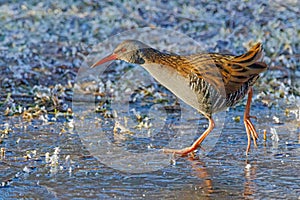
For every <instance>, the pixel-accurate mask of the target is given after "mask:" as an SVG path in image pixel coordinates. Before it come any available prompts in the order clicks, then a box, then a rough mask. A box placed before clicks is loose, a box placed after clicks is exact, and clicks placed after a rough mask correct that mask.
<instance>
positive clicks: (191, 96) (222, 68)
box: [91, 39, 268, 156]
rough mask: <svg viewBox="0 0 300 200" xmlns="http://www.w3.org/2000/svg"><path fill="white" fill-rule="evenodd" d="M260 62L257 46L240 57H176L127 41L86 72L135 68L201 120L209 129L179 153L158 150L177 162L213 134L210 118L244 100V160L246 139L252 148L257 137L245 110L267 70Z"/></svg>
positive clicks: (249, 105) (213, 124)
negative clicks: (109, 66)
mask: <svg viewBox="0 0 300 200" xmlns="http://www.w3.org/2000/svg"><path fill="white" fill-rule="evenodd" d="M262 57H263V47H262V44H261V43H256V44H255V45H253V46H252V47H251V48H250V49H249V50H248V51H247V52H246V53H244V54H241V55H232V54H221V53H195V54H190V55H178V54H176V53H170V52H163V51H160V50H158V49H155V48H152V47H151V46H149V45H147V44H145V43H143V42H141V41H138V40H134V39H132V40H124V41H122V42H121V43H119V44H118V45H117V46H116V48H115V49H114V51H113V53H111V54H110V55H108V56H106V57H104V58H103V59H100V60H99V61H97V62H95V63H94V64H93V65H91V68H95V67H97V66H100V65H102V64H104V63H106V62H109V61H113V60H122V61H125V62H127V63H132V64H137V65H140V66H142V67H143V68H144V69H146V70H147V71H148V72H149V73H150V74H151V75H152V76H153V77H154V79H156V80H157V81H158V82H159V83H160V84H161V85H163V86H164V87H166V88H167V89H169V90H170V91H171V92H172V93H174V94H175V95H176V96H177V97H178V98H180V99H181V100H183V101H184V102H185V103H187V104H188V105H190V106H191V107H193V108H195V109H196V110H197V111H198V112H200V113H201V114H202V115H204V116H205V117H206V118H207V119H208V123H209V124H208V128H207V129H206V130H205V131H204V132H203V133H202V134H201V135H200V137H198V139H196V140H195V141H194V142H193V143H192V145H191V146H189V147H186V148H183V149H163V151H164V152H165V153H173V154H179V155H181V156H186V155H188V154H190V153H191V154H193V153H194V152H195V151H196V150H197V149H198V148H199V147H200V145H201V143H202V142H203V141H204V139H205V138H206V137H207V136H208V135H209V133H210V132H211V131H212V130H213V129H214V127H215V123H214V120H213V114H214V113H217V112H220V111H222V110H225V109H227V108H228V107H232V106H234V105H235V104H237V103H238V102H239V101H241V100H242V99H243V98H244V97H245V96H246V95H248V99H247V103H246V107H245V111H244V125H245V129H246V133H247V139H248V144H247V148H246V155H248V152H249V151H250V146H251V138H252V140H253V143H254V145H255V147H257V142H256V140H257V139H258V134H257V131H256V129H255V127H254V125H253V123H252V121H251V118H255V116H251V115H250V107H251V100H252V96H253V85H254V83H255V82H256V80H257V79H258V78H259V76H260V74H261V73H262V72H264V71H266V70H267V68H268V66H267V65H266V63H265V62H263V61H262Z"/></svg>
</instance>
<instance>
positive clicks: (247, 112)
mask: <svg viewBox="0 0 300 200" xmlns="http://www.w3.org/2000/svg"><path fill="white" fill-rule="evenodd" d="M252 95H253V89H252V88H250V90H249V92H248V100H247V104H246V108H245V113H244V124H245V127H246V132H247V137H248V145H247V150H246V154H248V152H249V150H250V146H251V137H252V139H253V142H254V145H255V147H257V143H256V140H257V138H258V134H257V132H256V130H255V127H254V125H253V124H252V122H251V120H250V118H255V117H254V116H250V107H251V100H252Z"/></svg>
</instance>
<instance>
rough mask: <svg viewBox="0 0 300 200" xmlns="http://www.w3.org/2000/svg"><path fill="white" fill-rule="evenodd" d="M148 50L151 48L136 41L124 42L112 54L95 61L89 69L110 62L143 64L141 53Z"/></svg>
mask: <svg viewBox="0 0 300 200" xmlns="http://www.w3.org/2000/svg"><path fill="white" fill-rule="evenodd" d="M150 48H151V47H149V46H148V45H146V44H144V43H142V42H140V41H138V40H125V41H123V42H122V43H120V44H119V45H118V46H117V47H116V48H115V50H114V51H113V53H112V54H110V55H108V56H106V57H105V58H103V59H101V60H99V61H97V62H96V63H94V64H93V65H92V66H91V68H94V67H96V66H98V65H101V64H103V63H106V62H109V61H112V60H124V61H126V62H129V63H134V64H144V63H145V62H146V61H145V59H144V56H143V55H144V53H143V52H144V50H145V49H150Z"/></svg>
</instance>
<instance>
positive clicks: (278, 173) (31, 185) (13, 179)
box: [0, 103, 300, 199]
mask: <svg viewBox="0 0 300 200" xmlns="http://www.w3.org/2000/svg"><path fill="white" fill-rule="evenodd" d="M243 108H244V107H243V106H238V107H236V108H235V109H231V110H230V111H229V112H227V115H226V119H225V126H224V127H223V129H222V134H221V136H220V138H219V139H218V142H217V144H216V146H215V147H214V148H213V150H212V151H210V152H209V153H208V155H207V156H203V157H200V158H197V157H196V158H194V159H192V158H189V157H178V156H177V157H176V158H173V160H174V161H175V162H170V164H169V165H167V166H165V167H164V168H162V169H160V170H156V171H150V172H144V173H136V174H134V173H128V172H124V171H120V170H116V169H114V168H111V167H110V166H107V165H106V164H103V163H101V161H99V160H97V159H96V158H95V157H93V156H92V155H91V153H90V152H89V151H87V149H86V147H85V146H84V145H83V144H82V142H81V140H80V137H79V136H78V134H76V130H74V129H72V127H69V125H68V123H67V122H66V121H65V120H58V121H57V122H52V123H46V124H45V123H43V122H41V120H32V121H31V122H28V121H25V120H23V119H22V118H21V117H5V118H3V117H2V121H3V122H2V125H3V124H5V123H8V124H9V127H10V128H11V131H10V132H9V133H8V134H5V135H4V134H2V146H3V147H5V149H6V152H5V156H4V157H3V156H2V157H1V160H0V162H1V165H0V166H1V167H0V170H1V174H0V180H1V182H2V184H3V186H2V187H1V188H0V190H1V193H0V197H1V198H4V199H6V198H21V197H22V198H42V199H44V198H47V199H48V198H52V199H61V198H101V199H112V198H116V199H154V198H163V199H216V198H218V199H220V198H235V199H242V198H250V199H261V198H270V199H272V198H285V199H297V198H299V196H300V178H299V175H298V174H299V171H300V144H299V142H300V141H299V126H298V125H299V121H296V120H295V119H294V117H293V116H290V117H283V120H282V122H281V123H278V124H275V123H274V120H273V116H274V115H275V116H276V115H278V114H280V113H279V111H280V110H278V109H275V108H272V109H268V108H266V107H264V106H262V105H260V104H259V103H257V104H254V106H253V109H252V111H251V112H252V113H256V115H257V116H259V119H258V121H255V120H253V122H254V124H255V125H256V128H257V130H258V131H259V140H258V148H253V147H252V149H251V152H250V154H249V155H248V156H246V155H245V150H246V145H247V138H246V132H245V129H244V125H243V122H242V121H241V122H235V121H234V120H233V119H232V118H233V117H235V116H242V114H243ZM192 119H193V120H192ZM200 119H201V120H200ZM189 120H190V123H196V124H197V123H199V124H200V125H201V124H202V125H203V123H204V124H205V123H206V121H205V120H202V118H201V115H195V116H191V117H190V119H189ZM297 123H298V124H297ZM179 126H180V125H179ZM297 126H298V127H297ZM271 127H273V128H274V129H275V130H276V131H277V134H278V137H279V141H278V142H276V141H273V140H272V139H271V136H272V134H271V132H270V128H271ZM153 128H155V124H154V125H153ZM179 128H180V127H179ZM75 129H76V126H75ZM187 129H188V127H186V128H185V130H187ZM263 129H266V130H267V141H264V140H263V134H262V132H263V131H262V130H263ZM2 130H3V126H2ZM187 131H188V130H187ZM19 138H20V139H19ZM131 142H132V141H131ZM133 142H134V141H133ZM55 147H59V152H58V153H57V157H56V158H57V160H55V159H54V160H53V161H52V162H49V161H48V162H46V159H47V158H46V153H47V152H48V153H49V157H52V158H54V157H53V155H55V150H54V148H55ZM200 151H201V150H200ZM200 156H201V155H200Z"/></svg>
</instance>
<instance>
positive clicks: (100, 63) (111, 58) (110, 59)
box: [91, 53, 117, 68]
mask: <svg viewBox="0 0 300 200" xmlns="http://www.w3.org/2000/svg"><path fill="white" fill-rule="evenodd" d="M116 59H117V55H116V54H114V53H112V54H110V55H109V56H106V57H105V58H103V59H101V60H99V61H98V62H96V63H94V64H93V65H92V66H91V68H94V67H97V66H99V65H102V64H103V63H106V62H108V61H112V60H116Z"/></svg>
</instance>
